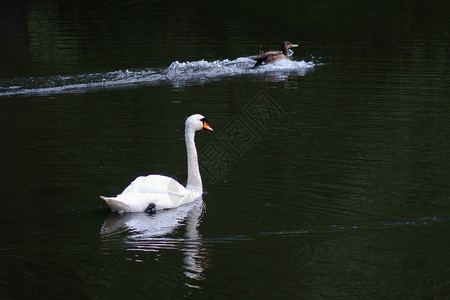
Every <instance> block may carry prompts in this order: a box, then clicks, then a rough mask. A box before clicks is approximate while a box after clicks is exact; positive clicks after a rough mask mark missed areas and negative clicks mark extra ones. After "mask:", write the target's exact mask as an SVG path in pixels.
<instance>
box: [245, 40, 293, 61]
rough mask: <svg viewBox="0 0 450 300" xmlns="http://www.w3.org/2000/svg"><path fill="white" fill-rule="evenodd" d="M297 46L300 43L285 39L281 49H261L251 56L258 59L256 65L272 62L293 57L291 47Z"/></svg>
mask: <svg viewBox="0 0 450 300" xmlns="http://www.w3.org/2000/svg"><path fill="white" fill-rule="evenodd" d="M295 47H298V45H297V44H292V43H291V42H288V41H284V42H283V43H281V51H266V50H263V49H260V50H259V54H258V55H255V56H250V58H251V59H253V60H256V64H255V67H257V66H259V65H263V64H264V65H266V64H270V63H273V62H274V61H276V60H279V59H291V56H290V53H289V49H290V48H295Z"/></svg>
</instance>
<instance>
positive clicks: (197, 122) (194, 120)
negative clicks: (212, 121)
mask: <svg viewBox="0 0 450 300" xmlns="http://www.w3.org/2000/svg"><path fill="white" fill-rule="evenodd" d="M186 128H192V129H194V130H195V131H197V130H200V129H206V130H209V131H213V129H212V128H211V126H209V125H208V122H206V118H205V117H204V116H202V115H200V114H195V115H192V116H190V117H189V118H187V119H186Z"/></svg>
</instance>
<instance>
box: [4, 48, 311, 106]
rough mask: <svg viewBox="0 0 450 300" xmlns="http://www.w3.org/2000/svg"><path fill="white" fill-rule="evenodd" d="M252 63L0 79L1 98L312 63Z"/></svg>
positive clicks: (294, 68)
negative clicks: (256, 64) (257, 64)
mask: <svg viewBox="0 0 450 300" xmlns="http://www.w3.org/2000/svg"><path fill="white" fill-rule="evenodd" d="M254 64H255V62H254V61H253V60H251V59H249V58H246V57H240V58H237V59H235V60H228V59H224V60H216V61H212V62H208V61H205V60H199V61H193V62H178V61H175V62H173V63H171V64H170V66H169V67H168V68H165V69H158V68H146V69H130V70H125V71H122V70H119V71H113V72H103V73H90V74H79V75H56V76H46V77H30V78H13V79H3V80H0V97H5V96H14V95H49V94H61V93H74V94H76V93H85V92H90V91H95V90H99V89H112V88H123V87H136V86H141V85H146V86H148V85H161V84H169V85H173V86H174V87H182V86H187V85H193V84H203V83H206V82H211V81H215V80H220V79H222V78H225V77H230V76H238V75H256V76H266V75H270V76H271V77H273V76H274V75H276V76H278V77H279V78H280V79H283V78H285V77H287V76H288V75H290V74H292V75H297V76H304V75H305V74H306V72H307V71H309V70H311V69H313V68H314V66H315V63H313V62H305V61H295V60H292V61H291V60H279V61H277V62H275V63H272V64H268V65H264V66H259V67H257V68H254Z"/></svg>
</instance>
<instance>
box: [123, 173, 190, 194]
mask: <svg viewBox="0 0 450 300" xmlns="http://www.w3.org/2000/svg"><path fill="white" fill-rule="evenodd" d="M127 193H154V194H155V193H156V194H162V193H170V194H180V195H184V194H185V193H186V188H185V187H184V186H182V185H181V184H179V183H178V182H177V181H175V180H174V179H172V178H170V177H167V176H162V175H148V176H140V177H138V178H136V179H135V180H134V181H133V182H132V183H130V185H129V186H128V187H126V188H125V190H124V191H123V192H122V194H121V195H123V194H127Z"/></svg>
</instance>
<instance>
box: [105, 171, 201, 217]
mask: <svg viewBox="0 0 450 300" xmlns="http://www.w3.org/2000/svg"><path fill="white" fill-rule="evenodd" d="M102 199H103V200H105V201H106V203H107V204H108V206H109V207H110V208H111V209H112V210H113V211H118V212H142V211H145V210H146V209H147V208H148V206H149V204H151V203H153V204H155V209H156V210H161V209H169V208H174V207H177V206H180V205H182V204H185V203H188V202H192V201H193V200H194V197H193V195H192V193H191V192H190V191H188V190H187V189H186V188H185V187H184V186H182V185H181V184H179V183H178V182H176V181H175V180H174V179H172V178H170V177H167V176H161V175H148V176H141V177H138V178H136V179H135V180H134V181H133V182H132V183H131V184H130V185H129V186H128V187H127V188H126V189H125V190H124V191H123V192H122V193H121V194H119V195H117V197H102Z"/></svg>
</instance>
